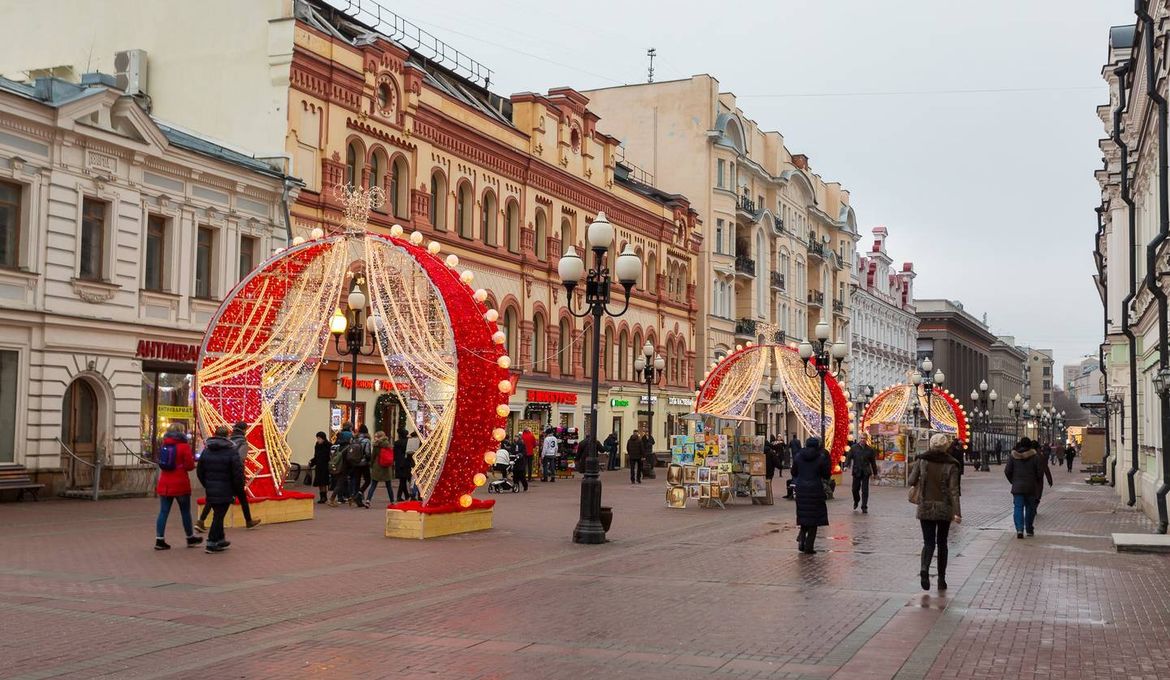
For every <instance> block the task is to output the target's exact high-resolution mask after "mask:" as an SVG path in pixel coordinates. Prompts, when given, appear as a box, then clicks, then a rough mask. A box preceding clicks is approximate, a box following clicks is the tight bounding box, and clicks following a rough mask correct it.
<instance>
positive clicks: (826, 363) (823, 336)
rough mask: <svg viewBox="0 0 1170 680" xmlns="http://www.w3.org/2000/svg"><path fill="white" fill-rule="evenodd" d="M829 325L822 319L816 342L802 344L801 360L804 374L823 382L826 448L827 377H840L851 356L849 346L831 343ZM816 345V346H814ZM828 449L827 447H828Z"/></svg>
mask: <svg viewBox="0 0 1170 680" xmlns="http://www.w3.org/2000/svg"><path fill="white" fill-rule="evenodd" d="M829 330H830V329H829V324H828V322H827V321H825V320H824V318H822V319H821V320H820V321H819V322H817V325H816V327H815V328H814V329H813V333H814V334H815V335H816V340H814V341H813V342H809V341H808V340H805V341H804V342H802V343H800V349H799V352H800V358H801V359H804V374H805V375H807V376H808V377H810V378H820V380H821V446H825V380H826V376H828V375H830V374H831V375H832V376H833V377H834V378H836V377H837V376H839V375H840V374H841V372H842V371H843V369H844V366H843V364H844V363H845V358H846V357H847V356H849V345H846V344H845V343H844V342H841V341H838V342H835V343H832V342H829ZM814 343H815V344H814ZM810 358H811V359H812V360H813V362H812V369H813V373H811V374H810V373H809V372H808V371H809V362H808V360H809V359H810ZM826 448H827V447H826Z"/></svg>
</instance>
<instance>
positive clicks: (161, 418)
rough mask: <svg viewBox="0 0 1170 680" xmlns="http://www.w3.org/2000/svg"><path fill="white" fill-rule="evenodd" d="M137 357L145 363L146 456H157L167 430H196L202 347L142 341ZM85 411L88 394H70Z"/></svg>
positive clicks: (143, 429) (143, 430)
mask: <svg viewBox="0 0 1170 680" xmlns="http://www.w3.org/2000/svg"><path fill="white" fill-rule="evenodd" d="M134 356H135V357H136V358H138V359H139V360H141V362H142V401H141V405H140V411H139V412H140V414H141V415H140V418H141V427H140V431H141V437H142V451H141V453H142V455H144V456H153V455H154V454H155V453H156V449H157V447H158V446H159V444H160V443H161V440H162V437H163V435H164V434H166V431H167V428H169V427H170V426H171V425H172V424H174V423H178V424H179V425H181V426H182V427H183V431H184V432H191V431H193V430H194V428H195V409H194V406H195V375H194V374H195V362H196V361H198V359H199V346H198V345H185V344H179V343H174V342H159V341H155V340H139V341H138V347H137V349H136V351H135V354H134ZM67 396H71V397H72V398H67V399H66V401H67V403H70V404H71V403H72V402H77V403H78V404H79V406H78V409H77V410H78V411H83V410H84V402H85V401H86V395H84V394H77V395H67Z"/></svg>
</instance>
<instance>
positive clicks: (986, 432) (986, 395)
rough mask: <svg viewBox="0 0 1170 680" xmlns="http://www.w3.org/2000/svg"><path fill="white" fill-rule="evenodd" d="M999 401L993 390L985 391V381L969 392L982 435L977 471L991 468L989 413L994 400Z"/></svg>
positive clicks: (992, 407) (993, 406)
mask: <svg viewBox="0 0 1170 680" xmlns="http://www.w3.org/2000/svg"><path fill="white" fill-rule="evenodd" d="M996 399H999V395H998V394H996V393H995V390H991V391H990V392H989V391H988V390H987V381H986V380H983V381H981V382H980V383H979V389H978V390H971V401H972V403H974V404H975V417H976V420H977V421H980V425H981V426H980V428H979V429H980V431H981V432H982V433H983V436H982V442H981V443H980V445H979V471H980V472H989V471H990V470H991V466H989V465H988V463H987V445H988V443H989V439H990V436H991V412H992V411H993V410H994V409H995V400H996Z"/></svg>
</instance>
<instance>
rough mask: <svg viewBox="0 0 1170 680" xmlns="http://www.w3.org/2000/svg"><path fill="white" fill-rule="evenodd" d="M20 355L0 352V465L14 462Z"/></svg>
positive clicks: (11, 352) (12, 352) (5, 351)
mask: <svg viewBox="0 0 1170 680" xmlns="http://www.w3.org/2000/svg"><path fill="white" fill-rule="evenodd" d="M19 360H20V354H19V353H17V352H14V351H9V350H2V351H0V463H12V462H14V461H15V460H16V385H17V382H16V371H17V369H18V367H19V363H20V362H19Z"/></svg>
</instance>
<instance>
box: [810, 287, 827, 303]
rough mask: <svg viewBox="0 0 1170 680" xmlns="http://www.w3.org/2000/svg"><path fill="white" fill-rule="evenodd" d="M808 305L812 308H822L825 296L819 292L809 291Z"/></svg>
mask: <svg viewBox="0 0 1170 680" xmlns="http://www.w3.org/2000/svg"><path fill="white" fill-rule="evenodd" d="M808 303H809V304H810V305H813V306H814V307H824V306H825V294H824V293H822V292H821V291H819V290H810V291H809V292H808Z"/></svg>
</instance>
